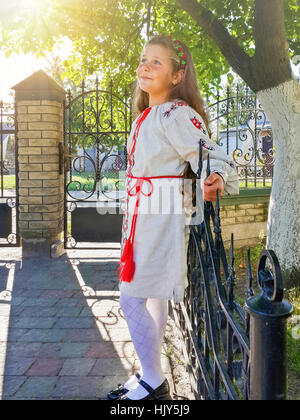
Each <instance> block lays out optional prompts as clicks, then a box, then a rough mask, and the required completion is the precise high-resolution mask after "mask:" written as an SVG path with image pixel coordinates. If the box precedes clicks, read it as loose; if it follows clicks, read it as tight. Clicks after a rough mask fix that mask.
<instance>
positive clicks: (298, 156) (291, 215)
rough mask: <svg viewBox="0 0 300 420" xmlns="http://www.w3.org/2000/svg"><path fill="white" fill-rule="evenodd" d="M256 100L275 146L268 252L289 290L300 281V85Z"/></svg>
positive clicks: (265, 93) (284, 85)
mask: <svg viewBox="0 0 300 420" xmlns="http://www.w3.org/2000/svg"><path fill="white" fill-rule="evenodd" d="M257 97H258V100H259V101H260V103H261V105H262V107H263V109H264V111H265V112H266V114H267V116H268V117H269V119H270V122H271V126H272V131H273V138H274V146H275V167H274V180H273V186H272V193H271V199H270V206H269V218H268V236H267V248H268V249H272V250H274V251H275V253H276V254H277V256H278V259H279V262H280V264H281V268H282V271H283V274H284V279H285V285H286V286H287V287H288V286H290V285H294V284H295V280H298V282H297V283H298V284H299V279H300V85H299V83H298V82H297V81H296V80H294V79H293V80H289V81H287V82H284V83H282V84H280V85H278V86H276V87H273V88H270V89H266V90H261V91H259V92H258V93H257Z"/></svg>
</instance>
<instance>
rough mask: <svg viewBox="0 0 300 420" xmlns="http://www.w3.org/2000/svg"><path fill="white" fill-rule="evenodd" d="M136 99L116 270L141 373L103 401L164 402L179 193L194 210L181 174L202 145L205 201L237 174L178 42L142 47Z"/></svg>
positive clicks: (176, 287) (180, 284)
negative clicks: (214, 133)
mask: <svg viewBox="0 0 300 420" xmlns="http://www.w3.org/2000/svg"><path fill="white" fill-rule="evenodd" d="M134 103H135V108H136V110H137V112H138V113H140V115H139V116H138V118H137V119H136V120H135V122H134V124H133V127H132V132H131V134H130V137H129V139H128V143H127V151H128V166H127V176H126V191H127V198H126V212H125V214H124V218H123V231H122V249H121V261H120V267H119V270H118V271H119V278H120V306H121V309H122V311H123V313H124V316H125V319H126V321H127V324H128V328H129V331H130V334H131V338H132V342H133V344H134V347H135V350H136V353H137V355H138V357H139V359H140V362H141V367H142V370H141V372H139V373H137V374H136V375H135V376H133V377H132V378H130V379H129V380H128V381H127V382H126V383H125V384H123V385H119V386H118V387H117V388H116V389H115V390H113V391H111V392H110V393H109V394H108V398H109V399H129V400H144V399H152V400H153V399H170V398H171V397H170V390H169V384H168V381H167V379H166V378H165V375H164V373H163V370H162V366H161V346H162V341H163V337H164V333H165V328H166V324H167V319H168V300H170V299H172V298H174V301H175V302H176V303H178V302H180V301H182V300H183V295H184V289H185V287H186V286H187V273H186V266H187V244H188V236H189V227H188V226H187V224H186V220H187V219H186V215H184V212H182V211H181V212H178V211H176V209H178V208H176V203H178V200H179V197H181V199H183V197H184V202H185V204H184V207H185V208H186V209H191V208H193V207H192V206H191V205H189V204H187V205H186V203H187V202H188V203H191V202H192V197H191V196H188V195H187V196H186V194H184V196H183V194H182V186H183V179H184V178H191V177H195V174H196V173H197V171H198V164H199V143H200V142H201V144H202V146H203V158H204V160H205V161H207V155H208V153H209V155H210V163H211V175H210V176H209V177H208V178H207V179H206V180H205V182H204V199H205V200H207V201H214V200H216V194H217V190H219V192H220V195H221V196H222V193H223V191H224V192H225V193H227V194H237V193H238V177H237V173H236V170H235V168H234V165H233V163H232V161H231V159H230V158H229V157H228V156H227V155H226V154H225V153H224V152H223V151H222V149H221V148H220V147H219V146H218V145H217V144H215V143H214V142H212V141H211V140H210V136H209V133H208V117H207V115H206V113H205V111H204V107H203V100H202V98H201V97H200V94H199V90H198V86H197V79H196V72H195V67H194V64H193V60H192V57H191V54H190V52H189V50H188V48H187V47H186V46H185V45H184V44H183V43H181V42H179V41H177V40H172V38H171V37H166V36H164V35H161V36H156V37H154V38H153V39H151V40H150V41H149V42H148V43H147V44H146V45H145V47H144V50H143V52H142V55H141V61H140V64H139V67H138V69H137V87H136V92H135V101H134ZM204 163H205V162H204ZM204 166H205V165H204ZM204 173H205V167H204V168H203V174H204ZM162 191H163V194H161V192H162ZM166 191H167V193H166ZM170 192H171V195H170ZM161 196H162V197H161ZM166 196H167V198H168V199H167V204H168V210H167V211H164V210H165V207H166V205H165V206H163V207H164V209H163V211H157V209H158V205H160V206H161V204H162V199H163V198H164V197H166ZM201 198H202V201H203V195H202V196H201ZM181 205H182V202H181ZM149 206H150V207H151V209H152V211H149ZM153 207H154V208H155V210H156V211H153ZM186 213H188V211H187V212H186Z"/></svg>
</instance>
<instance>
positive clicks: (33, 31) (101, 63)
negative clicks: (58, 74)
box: [0, 0, 300, 94]
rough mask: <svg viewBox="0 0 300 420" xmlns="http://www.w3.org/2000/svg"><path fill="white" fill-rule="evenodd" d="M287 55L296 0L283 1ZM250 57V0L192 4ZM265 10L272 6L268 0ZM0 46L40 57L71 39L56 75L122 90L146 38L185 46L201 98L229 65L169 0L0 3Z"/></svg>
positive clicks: (299, 5)
mask: <svg viewBox="0 0 300 420" xmlns="http://www.w3.org/2000/svg"><path fill="white" fill-rule="evenodd" d="M283 2H284V7H285V28H286V33H287V39H288V44H289V51H290V55H291V57H292V56H294V55H298V54H300V19H299V13H300V0H283ZM198 3H199V4H201V6H203V7H204V8H205V9H207V10H209V11H210V12H212V13H213V17H216V18H217V19H218V21H219V22H220V23H221V24H223V25H224V27H225V28H226V29H227V30H228V32H229V33H230V34H231V36H232V37H233V38H234V39H235V40H236V41H237V42H238V44H239V46H240V47H241V48H242V49H243V50H244V51H245V53H246V54H247V55H248V56H249V57H252V56H253V54H254V52H255V44H254V34H253V27H254V25H253V24H254V0H198ZM270 7H272V2H271V1H270ZM0 10H1V13H0V16H1V18H0V19H1V24H0V49H2V50H4V51H6V53H7V55H9V54H11V53H12V52H19V51H21V50H22V51H23V52H25V53H26V52H34V53H35V54H37V55H44V54H45V53H46V52H47V51H51V50H52V49H53V47H54V45H55V44H56V43H57V42H59V41H60V40H61V39H63V37H68V38H69V39H70V40H72V42H73V46H74V48H73V53H72V55H71V56H70V57H69V59H68V60H66V61H65V63H64V67H65V69H66V71H65V74H64V76H65V77H66V78H68V79H72V80H74V81H76V82H79V81H80V80H81V79H82V78H83V77H86V76H88V75H91V74H94V73H95V72H98V73H99V74H100V77H101V78H102V86H108V84H109V81H110V79H111V78H112V79H113V80H114V84H115V86H118V87H119V89H121V90H123V89H124V87H125V86H128V85H129V84H130V83H132V82H133V81H134V79H135V72H136V67H137V64H138V61H139V54H140V52H141V50H142V47H143V44H144V42H145V41H146V40H147V38H148V37H151V35H153V34H154V33H162V32H165V33H168V34H172V35H173V36H175V37H177V38H178V39H180V40H182V41H183V42H185V43H186V44H187V45H188V46H189V48H190V49H191V52H192V55H193V58H194V61H195V65H196V70H197V74H198V78H199V81H200V88H201V91H202V93H205V94H209V93H211V91H212V89H213V88H214V87H217V86H219V85H220V82H221V75H223V74H229V72H230V65H229V63H228V61H227V60H226V59H225V57H224V56H223V55H222V53H221V52H220V50H219V49H218V47H217V46H216V44H215V43H214V41H212V40H211V38H210V37H209V36H208V35H207V34H206V32H205V31H204V29H203V28H201V27H200V26H199V25H198V24H197V23H196V22H195V21H194V20H193V19H192V18H191V16H190V15H189V14H188V13H186V12H185V11H184V10H183V9H182V7H181V5H180V4H179V2H177V1H176V0H143V1H142V0H43V1H40V0H10V1H9V2H5V4H2V5H1V6H0Z"/></svg>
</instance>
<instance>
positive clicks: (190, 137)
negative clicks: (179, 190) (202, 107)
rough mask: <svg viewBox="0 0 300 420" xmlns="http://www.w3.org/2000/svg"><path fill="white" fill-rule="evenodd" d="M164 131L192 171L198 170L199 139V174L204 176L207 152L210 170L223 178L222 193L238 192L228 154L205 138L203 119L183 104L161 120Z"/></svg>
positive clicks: (237, 182)
mask: <svg viewBox="0 0 300 420" xmlns="http://www.w3.org/2000/svg"><path fill="white" fill-rule="evenodd" d="M165 134H166V137H167V139H168V141H169V143H170V144H171V145H172V147H173V148H174V149H175V150H176V152H177V153H178V154H179V155H180V156H181V158H182V159H183V160H184V161H187V162H190V165H191V168H192V170H193V172H194V173H197V172H198V165H199V143H200V142H201V144H202V146H203V148H202V150H203V170H202V175H201V178H206V168H207V156H208V154H209V157H210V168H211V173H212V174H213V173H218V174H219V175H220V176H221V177H222V178H223V181H224V194H228V195H233V194H238V193H239V179H238V174H237V170H236V168H235V165H234V163H233V161H232V159H231V157H230V156H228V155H227V154H226V153H225V152H224V151H223V149H222V148H221V147H220V146H219V145H217V144H216V143H214V142H213V141H212V140H211V139H210V138H209V135H208V133H207V129H206V126H205V123H204V121H203V119H202V118H201V116H200V115H199V114H198V113H197V112H196V111H194V110H193V109H192V108H191V107H189V106H183V107H180V108H177V109H174V111H172V113H171V115H170V117H169V119H168V121H166V123H165ZM216 177H217V178H216ZM213 178H214V179H220V182H221V178H220V177H219V176H217V175H215V176H214V177H213ZM218 185H220V184H218Z"/></svg>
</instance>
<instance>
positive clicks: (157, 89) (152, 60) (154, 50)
mask: <svg viewBox="0 0 300 420" xmlns="http://www.w3.org/2000/svg"><path fill="white" fill-rule="evenodd" d="M181 77H182V76H181V75H180V72H178V73H176V74H173V69H172V61H171V58H170V52H169V51H168V50H167V49H166V48H165V47H163V46H162V45H148V46H146V47H145V48H144V50H143V52H142V55H141V61H140V64H139V66H138V69H137V78H138V83H139V86H140V88H141V90H143V91H144V92H147V93H149V95H150V97H152V98H155V97H167V96H168V94H169V92H170V91H171V89H172V87H173V86H174V85H175V84H177V83H179V81H180V80H181Z"/></svg>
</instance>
